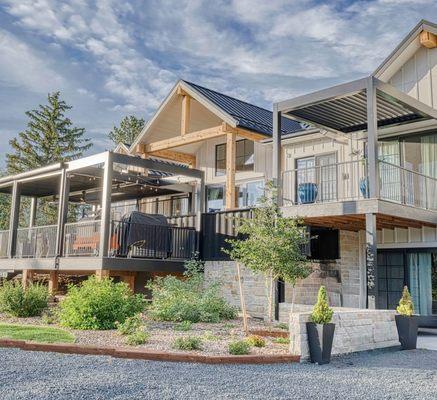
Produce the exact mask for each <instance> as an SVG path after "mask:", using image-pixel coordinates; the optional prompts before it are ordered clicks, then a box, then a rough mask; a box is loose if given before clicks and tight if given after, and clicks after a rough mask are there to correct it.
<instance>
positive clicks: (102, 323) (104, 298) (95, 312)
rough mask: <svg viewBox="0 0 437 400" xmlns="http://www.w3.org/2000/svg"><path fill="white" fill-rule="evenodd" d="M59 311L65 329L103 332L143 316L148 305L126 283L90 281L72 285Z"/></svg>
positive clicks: (107, 279)
mask: <svg viewBox="0 0 437 400" xmlns="http://www.w3.org/2000/svg"><path fill="white" fill-rule="evenodd" d="M59 307H60V312H59V320H60V323H61V325H63V326H68V327H70V328H75V329H97V330H103V329H114V328H116V326H117V322H118V323H119V324H123V323H124V322H125V320H126V318H129V317H132V316H134V315H135V314H138V313H140V312H141V311H142V310H143V308H144V302H143V297H142V296H141V295H134V294H132V292H131V291H130V289H129V286H128V285H127V284H125V283H123V282H119V283H114V281H113V280H112V279H110V278H105V279H102V280H97V279H96V278H95V277H90V278H89V279H87V280H86V281H83V282H82V283H81V284H80V285H79V286H72V285H70V286H69V287H68V293H67V295H66V296H65V298H64V300H62V302H61V303H60V306H59Z"/></svg>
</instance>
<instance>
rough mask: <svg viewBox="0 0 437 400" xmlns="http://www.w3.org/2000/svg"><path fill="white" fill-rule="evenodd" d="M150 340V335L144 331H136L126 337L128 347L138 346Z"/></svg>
mask: <svg viewBox="0 0 437 400" xmlns="http://www.w3.org/2000/svg"><path fill="white" fill-rule="evenodd" d="M149 338H150V334H149V333H148V332H146V331H144V330H141V329H138V330H136V331H134V332H131V333H130V334H129V335H127V336H126V343H127V344H128V345H129V346H139V345H140V344H144V343H146V342H147V341H148V340H149Z"/></svg>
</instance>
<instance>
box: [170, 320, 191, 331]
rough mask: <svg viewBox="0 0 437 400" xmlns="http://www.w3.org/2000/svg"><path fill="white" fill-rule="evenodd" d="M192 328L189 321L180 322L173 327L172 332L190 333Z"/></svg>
mask: <svg viewBox="0 0 437 400" xmlns="http://www.w3.org/2000/svg"><path fill="white" fill-rule="evenodd" d="M191 327H192V323H191V322H190V321H182V322H180V323H179V324H177V325H175V327H174V330H175V331H179V332H186V331H190V330H191Z"/></svg>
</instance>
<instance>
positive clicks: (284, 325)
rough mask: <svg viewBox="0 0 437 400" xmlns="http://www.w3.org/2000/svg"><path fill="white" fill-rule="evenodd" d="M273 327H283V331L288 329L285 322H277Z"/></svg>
mask: <svg viewBox="0 0 437 400" xmlns="http://www.w3.org/2000/svg"><path fill="white" fill-rule="evenodd" d="M275 328H278V329H283V330H284V331H288V324H286V323H285V322H278V323H277V324H276V325H275Z"/></svg>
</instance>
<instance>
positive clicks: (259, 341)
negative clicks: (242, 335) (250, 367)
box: [246, 335, 266, 347]
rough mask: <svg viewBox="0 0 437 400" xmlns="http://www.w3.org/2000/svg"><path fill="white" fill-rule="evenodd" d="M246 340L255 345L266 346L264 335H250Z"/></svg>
mask: <svg viewBox="0 0 437 400" xmlns="http://www.w3.org/2000/svg"><path fill="white" fill-rule="evenodd" d="M246 342H247V343H249V344H250V345H251V346H254V347H265V345H266V341H265V339H264V338H263V337H261V336H258V335H250V336H248V337H247V339H246Z"/></svg>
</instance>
